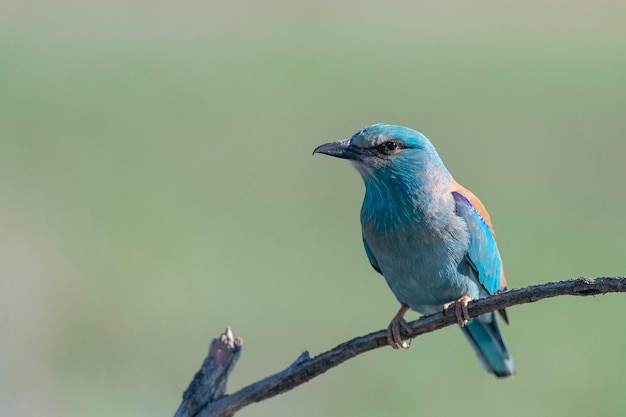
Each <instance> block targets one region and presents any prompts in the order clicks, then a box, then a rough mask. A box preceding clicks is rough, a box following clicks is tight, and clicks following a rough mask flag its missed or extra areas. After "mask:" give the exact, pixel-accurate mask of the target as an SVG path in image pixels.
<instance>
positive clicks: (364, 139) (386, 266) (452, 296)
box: [313, 124, 515, 377]
mask: <svg viewBox="0 0 626 417" xmlns="http://www.w3.org/2000/svg"><path fill="white" fill-rule="evenodd" d="M313 153H314V154H315V153H322V154H326V155H330V156H334V157H338V158H343V159H348V160H350V162H351V163H352V165H353V166H354V167H355V168H356V169H357V171H359V173H360V174H361V177H362V178H363V182H364V183H365V197H364V200H363V206H362V208H361V226H362V232H363V244H364V246H365V252H366V254H367V257H368V258H369V261H370V263H371V264H372V267H373V268H374V269H375V270H376V271H377V272H379V273H380V274H382V275H383V277H384V278H385V280H386V282H387V285H389V288H390V289H391V291H392V292H393V294H394V295H395V296H396V298H397V299H398V301H399V302H400V304H401V307H400V310H399V311H398V313H397V314H396V316H395V317H394V318H393V320H392V321H391V323H390V324H389V327H388V328H387V339H388V342H389V344H390V345H391V346H392V347H393V348H394V349H397V348H399V347H402V348H405V349H406V348H408V345H407V343H406V342H405V341H403V340H402V336H401V334H400V328H404V329H406V330H410V327H409V326H408V324H407V322H406V321H405V319H404V314H405V313H406V311H407V310H408V309H409V308H410V309H412V310H414V311H417V312H419V313H421V314H432V313H435V312H439V311H441V310H442V309H444V308H447V307H448V306H449V305H451V304H452V303H454V307H455V313H456V316H457V320H458V322H459V325H460V326H461V329H462V330H463V333H464V334H465V336H466V337H467V339H468V340H469V342H470V344H471V345H472V347H473V348H474V350H475V351H476V354H477V355H478V359H479V361H480V363H481V364H482V366H483V367H484V368H485V370H487V371H488V372H491V373H493V374H495V375H496V376H497V377H508V376H512V375H513V374H514V373H515V369H514V365H513V359H512V358H511V355H510V353H509V351H508V348H507V346H506V343H505V342H504V339H503V338H502V335H501V334H500V330H499V328H498V323H497V321H496V317H495V314H494V313H488V314H483V315H482V316H479V317H475V318H471V319H470V317H469V314H468V311H467V303H468V302H469V301H470V300H474V299H477V298H481V297H485V296H487V295H489V294H494V293H495V292H498V291H501V290H505V289H506V280H505V278H504V271H503V268H502V260H501V258H500V252H499V251H498V246H497V245H496V235H495V232H494V230H493V226H492V225H491V220H490V218H489V214H487V211H486V210H485V207H484V206H483V204H482V203H481V202H480V200H478V198H477V197H476V196H475V195H474V194H472V192H470V191H469V190H468V189H466V188H464V187H462V186H461V185H459V183H457V182H456V181H455V180H454V178H452V175H450V172H448V170H447V169H446V167H445V166H444V164H443V162H442V161H441V158H440V157H439V155H438V154H437V152H436V150H435V148H434V146H433V145H432V144H431V143H430V141H429V140H428V139H427V138H426V137H425V136H424V135H422V134H421V133H419V132H416V131H415V130H413V129H410V128H407V127H403V126H394V125H386V124H375V125H372V126H368V127H366V128H364V129H363V130H361V131H360V132H357V133H356V134H355V135H354V136H352V138H350V139H346V140H340V141H336V142H330V143H326V144H324V145H321V146H319V147H317V148H316V149H315V150H314V151H313ZM500 314H501V316H502V317H503V319H504V320H505V322H507V323H508V319H507V316H506V312H505V311H504V310H500Z"/></svg>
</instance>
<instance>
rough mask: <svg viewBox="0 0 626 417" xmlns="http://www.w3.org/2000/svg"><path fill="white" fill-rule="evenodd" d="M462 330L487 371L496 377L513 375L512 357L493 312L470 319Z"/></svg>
mask: <svg viewBox="0 0 626 417" xmlns="http://www.w3.org/2000/svg"><path fill="white" fill-rule="evenodd" d="M462 330H463V334H465V336H466V337H467V339H468V340H469V342H470V344H471V345H472V347H473V348H474V350H475V351H476V355H478V360H479V361H480V364H481V365H482V366H483V368H485V370H486V371H487V372H491V373H493V374H494V375H495V376H497V377H498V378H503V377H510V376H513V375H515V366H514V365H513V358H512V357H511V354H510V353H509V350H508V348H507V347H506V343H505V342H504V339H503V338H502V335H501V334H500V329H498V323H497V322H496V317H495V314H494V313H489V314H483V315H482V316H480V317H477V318H474V319H471V320H470V321H469V322H468V323H467V324H466V325H465V326H464V327H462Z"/></svg>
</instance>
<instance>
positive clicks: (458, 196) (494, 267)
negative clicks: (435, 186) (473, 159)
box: [451, 184, 506, 294]
mask: <svg viewBox="0 0 626 417" xmlns="http://www.w3.org/2000/svg"><path fill="white" fill-rule="evenodd" d="M451 191H452V195H453V196H454V201H455V203H456V213H457V215H458V216H460V217H462V218H463V219H464V220H465V221H466V223H467V227H468V229H469V234H470V244H469V248H468V250H467V257H468V258H469V260H470V261H471V263H472V264H473V266H474V268H475V269H476V271H477V272H478V280H479V282H480V283H481V284H482V286H483V287H484V288H485V289H486V290H487V292H488V293H489V294H493V293H495V292H497V291H500V290H504V289H506V280H505V278H504V271H503V269H502V260H501V259H500V252H499V251H498V246H497V245H496V236H495V233H494V231H493V226H492V225H491V221H490V219H489V214H487V210H485V206H483V204H482V203H481V202H480V200H478V198H477V197H476V196H475V195H474V194H472V193H471V192H470V191H469V190H467V189H466V188H463V187H462V186H460V185H458V184H455V187H453V189H452V190H451Z"/></svg>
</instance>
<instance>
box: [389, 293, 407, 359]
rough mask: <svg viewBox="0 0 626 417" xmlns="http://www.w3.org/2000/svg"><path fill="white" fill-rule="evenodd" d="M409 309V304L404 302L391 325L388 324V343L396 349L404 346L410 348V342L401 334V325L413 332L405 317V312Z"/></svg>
mask: <svg viewBox="0 0 626 417" xmlns="http://www.w3.org/2000/svg"><path fill="white" fill-rule="evenodd" d="M408 309H409V306H408V305H406V304H402V305H401V306H400V310H398V312H397V313H396V316H395V317H394V318H393V319H392V320H391V323H389V326H387V343H389V346H391V347H392V348H394V349H398V348H402V349H408V348H409V344H408V343H407V342H405V341H404V340H402V336H401V335H400V327H402V328H403V329H404V330H406V331H407V332H409V333H410V332H411V331H412V329H411V326H409V323H407V322H406V320H405V319H404V314H405V313H406V312H407V310H408Z"/></svg>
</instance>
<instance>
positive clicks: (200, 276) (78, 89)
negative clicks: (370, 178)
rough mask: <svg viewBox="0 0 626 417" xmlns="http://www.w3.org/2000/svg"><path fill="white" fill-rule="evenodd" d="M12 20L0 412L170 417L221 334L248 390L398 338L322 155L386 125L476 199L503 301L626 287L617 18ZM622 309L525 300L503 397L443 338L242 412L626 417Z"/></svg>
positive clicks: (246, 9)
mask: <svg viewBox="0 0 626 417" xmlns="http://www.w3.org/2000/svg"><path fill="white" fill-rule="evenodd" d="M0 8H1V10H2V13H1V14H0V190H1V193H2V194H1V195H2V197H1V198H0V415H1V416H7V417H8V416H50V417H57V416H83V415H89V416H94V417H98V416H112V415H114V416H155V415H165V416H168V415H172V414H173V413H174V411H175V410H176V408H177V407H178V405H179V403H180V400H181V394H182V392H183V391H184V390H185V388H186V387H187V385H188V383H189V382H190V380H191V378H192V377H193V375H194V373H195V372H196V371H197V369H198V368H199V367H200V365H201V363H202V360H203V358H204V357H205V355H206V352H207V348H208V344H209V342H210V340H211V338H212V337H213V336H216V335H218V334H219V333H220V332H222V331H223V330H224V328H225V327H226V326H231V327H232V328H233V331H234V333H235V334H236V335H237V336H241V337H243V340H244V350H243V355H242V358H241V360H240V361H239V363H238V365H237V367H236V369H235V372H234V373H233V375H232V377H231V379H230V383H229V391H230V392H232V391H234V390H236V389H238V388H241V387H243V386H245V385H247V384H249V383H251V382H254V381H256V380H258V379H260V378H262V377H264V376H267V375H269V374H270V373H274V372H276V371H279V370H281V369H283V368H284V367H286V366H288V365H289V364H290V363H291V362H292V361H293V360H295V358H296V357H297V356H298V355H299V354H300V353H301V352H302V351H304V350H309V351H310V353H311V354H312V355H316V354H318V353H321V352H322V351H325V350H327V349H330V348H332V347H334V346H335V345H337V344H339V343H341V342H343V341H345V340H347V339H349V338H352V337H355V336H358V335H361V334H364V333H367V332H370V331H374V330H378V329H382V328H384V327H386V326H387V324H388V323H389V320H390V319H391V318H392V316H393V314H395V312H396V310H397V307H398V304H397V302H396V301H395V299H394V297H393V296H392V294H391V292H390V291H389V290H388V289H387V287H386V285H385V283H384V281H383V279H382V278H381V277H379V276H378V275H377V274H376V273H375V272H374V271H373V269H371V268H370V266H369V264H368V262H367V259H366V256H365V253H364V251H363V248H362V245H361V236H360V226H359V220H358V214H359V209H360V204H361V199H362V195H363V186H362V183H361V179H360V178H359V176H358V174H357V173H356V171H354V170H353V169H352V168H351V167H350V165H349V164H348V163H347V162H345V161H340V160H335V159H332V158H329V157H323V156H315V157H312V156H311V152H312V150H313V148H314V147H315V146H317V145H319V144H321V143H324V142H327V141H330V140H336V139H343V138H346V137H349V136H351V135H352V134H353V133H354V132H356V131H357V130H359V129H361V128H362V127H364V126H366V125H369V124H371V123H375V122H387V123H394V124H403V125H407V126H410V127H413V128H415V129H417V130H419V131H421V132H422V133H424V134H425V135H427V136H428V137H429V138H430V139H431V141H432V142H433V143H434V144H435V146H436V147H437V149H438V151H439V153H440V155H441V156H442V158H443V159H444V161H445V163H446V165H447V166H448V168H449V169H450V170H451V171H452V173H453V174H454V175H455V177H456V179H457V180H458V181H459V182H460V183H462V184H464V185H465V186H467V187H469V188H471V189H472V190H473V191H474V192H475V193H476V194H477V195H479V196H480V198H481V199H482V201H483V202H484V203H485V204H486V206H487V207H488V208H489V211H490V213H491V216H492V219H493V221H494V224H495V226H496V230H497V232H498V238H499V244H500V249H501V253H502V254H503V258H504V261H505V266H506V271H507V277H508V281H509V285H510V286H511V287H523V286H526V285H530V284H537V283H543V282H547V281H555V280H562V279H567V278H572V277H579V276H607V275H620V274H624V273H625V272H626V266H625V265H624V260H625V257H626V242H625V241H624V236H625V235H626V220H625V218H624V207H625V206H626V192H625V191H624V157H625V155H626V122H625V119H624V117H625V114H626V54H625V51H626V25H624V16H625V13H626V3H625V2H621V1H591V0H589V1H573V2H569V1H568V2H566V1H553V2H543V1H525V2H512V1H480V2H466V1H451V2H434V1H430V2H429V1H419V2H410V1H391V2H385V4H384V5H383V4H382V3H379V2H356V1H340V2H309V3H306V4H304V3H294V2H288V1H279V0H276V1H270V2H263V3H261V2H253V1H236V2H216V1H208V2H200V1H195V0H183V1H179V2H174V1H158V2H148V1H145V0H130V1H120V0H113V1H107V2H104V1H100V2H96V1H72V0H59V1H52V2H46V1H40V0H19V1H18V0H8V1H4V2H3V4H2V6H1V7H0ZM624 300H625V298H624V296H620V295H606V296H597V297H594V298H585V299H577V298H565V297H561V298H557V299H552V300H548V301H542V302H540V303H537V304H527V305H523V306H518V307H515V308H512V309H510V310H509V317H510V319H511V325H510V326H505V327H504V329H503V331H504V334H505V337H506V339H507V341H508V343H509V347H510V349H511V351H512V353H513V355H514V358H515V361H516V366H517V372H518V374H517V376H516V377H515V378H513V379H511V380H496V379H495V378H494V377H492V376H491V375H488V374H486V373H485V372H484V371H483V370H482V369H481V368H480V366H479V365H478V362H477V360H476V358H475V356H474V353H473V352H472V350H471V348H470V347H469V345H468V344H467V343H466V341H465V339H464V338H463V337H462V336H461V333H460V332H459V330H458V329H457V328H454V327H449V328H447V329H445V330H443V331H439V332H436V333H433V334H428V335H425V336H424V337H420V338H418V339H416V340H415V341H414V342H413V344H412V345H411V349H409V350H408V351H402V352H398V351H393V350H392V349H390V348H385V349H379V350H376V351H374V352H370V353H367V354H364V355H362V356H359V357H357V358H356V359H353V360H351V361H349V362H347V363H345V364H344V365H342V366H340V367H338V368H335V369H333V370H331V371H329V372H328V373H326V374H324V375H322V376H320V377H318V378H316V379H315V380H313V381H312V382H310V383H308V384H306V385H304V386H301V387H299V388H297V389H296V390H294V391H291V392H289V393H287V394H284V395H281V396H278V397H276V398H273V399H271V400H269V401H265V402H263V403H260V404H256V405H252V406H250V407H249V408H246V409H244V410H243V411H241V412H240V413H238V414H237V415H238V416H242V417H246V416H293V415H294V414H295V415H298V416H302V417H307V416H325V415H331V416H352V415H358V416H362V417H366V416H391V415H423V416H443V415H449V414H450V412H453V413H461V414H463V415H465V416H483V417H488V416H500V415H502V413H503V412H506V415H507V416H509V417H514V416H527V415H538V416H589V415H594V416H615V415H621V414H622V413H623V410H624V407H625V406H626V399H625V398H624V395H623V394H624V386H625V383H626V377H625V376H624V375H625V374H626V361H625V360H624V352H625V351H626V335H625V333H624V331H623V321H622V320H621V317H622V316H623V315H624V314H626V307H625V304H624ZM407 318H409V319H415V318H417V315H416V314H413V313H412V314H409V315H408V316H407ZM503 410H506V411H503Z"/></svg>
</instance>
